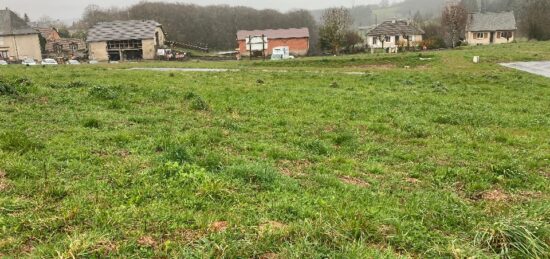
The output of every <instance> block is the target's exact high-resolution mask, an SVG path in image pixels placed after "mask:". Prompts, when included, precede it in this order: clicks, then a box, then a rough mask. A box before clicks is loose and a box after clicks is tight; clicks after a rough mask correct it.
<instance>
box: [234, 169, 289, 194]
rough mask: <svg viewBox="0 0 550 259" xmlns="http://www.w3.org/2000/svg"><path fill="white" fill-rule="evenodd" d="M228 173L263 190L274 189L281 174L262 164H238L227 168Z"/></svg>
mask: <svg viewBox="0 0 550 259" xmlns="http://www.w3.org/2000/svg"><path fill="white" fill-rule="evenodd" d="M227 173H228V174H229V175H230V176H231V177H233V178H236V179H239V180H241V181H243V182H245V183H246V184H250V185H253V186H255V187H257V188H259V189H262V190H271V189H273V188H274V187H275V186H276V184H277V181H278V179H279V178H280V175H279V174H278V173H277V172H276V171H275V170H274V169H273V168H271V167H267V166H262V165H238V166H232V167H230V168H228V169H227Z"/></svg>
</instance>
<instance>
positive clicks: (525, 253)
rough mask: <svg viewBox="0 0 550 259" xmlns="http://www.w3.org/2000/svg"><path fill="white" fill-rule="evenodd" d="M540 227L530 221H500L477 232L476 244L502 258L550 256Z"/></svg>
mask: <svg viewBox="0 0 550 259" xmlns="http://www.w3.org/2000/svg"><path fill="white" fill-rule="evenodd" d="M540 227H541V225H540V224H537V223H535V222H529V221H523V222H522V221H519V220H518V221H515V220H503V221H498V222H495V223H494V224H493V225H491V226H489V227H486V228H482V229H481V230H480V231H478V232H477V234H476V237H475V245H476V246H481V247H485V248H486V249H489V250H490V251H491V252H493V253H496V254H498V255H500V256H501V257H502V258H548V257H549V256H550V247H549V246H548V244H546V243H545V242H544V241H543V240H542V239H541V238H540V237H539V235H538V232H539V230H540Z"/></svg>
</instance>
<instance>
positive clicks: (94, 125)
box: [84, 119, 101, 129]
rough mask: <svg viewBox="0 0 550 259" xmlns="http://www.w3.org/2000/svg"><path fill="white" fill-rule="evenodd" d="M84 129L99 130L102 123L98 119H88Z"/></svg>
mask: <svg viewBox="0 0 550 259" xmlns="http://www.w3.org/2000/svg"><path fill="white" fill-rule="evenodd" d="M84 127H85V128H89V129H99V128H100V127H101V122H100V121H99V120H98V119H87V120H86V121H84Z"/></svg>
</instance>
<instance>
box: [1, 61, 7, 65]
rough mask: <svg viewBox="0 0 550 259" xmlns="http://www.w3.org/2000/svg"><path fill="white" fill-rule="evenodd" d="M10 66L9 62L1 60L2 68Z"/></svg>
mask: <svg viewBox="0 0 550 259" xmlns="http://www.w3.org/2000/svg"><path fill="white" fill-rule="evenodd" d="M7 65H8V62H6V61H5V60H0V66H7Z"/></svg>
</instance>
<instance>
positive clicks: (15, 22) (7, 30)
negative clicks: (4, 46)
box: [0, 9, 38, 36]
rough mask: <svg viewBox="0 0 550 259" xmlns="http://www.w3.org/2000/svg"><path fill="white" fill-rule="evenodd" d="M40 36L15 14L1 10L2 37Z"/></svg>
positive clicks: (0, 33) (0, 34) (0, 27)
mask: <svg viewBox="0 0 550 259" xmlns="http://www.w3.org/2000/svg"><path fill="white" fill-rule="evenodd" d="M26 34H38V31H36V30H34V29H33V28H31V27H30V26H29V25H27V23H26V22H25V21H24V20H23V19H21V18H20V17H19V16H17V14H15V13H14V12H12V11H10V10H8V9H5V10H0V36H7V35H26Z"/></svg>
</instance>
